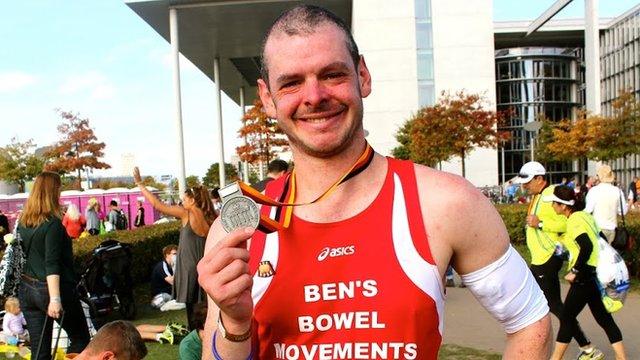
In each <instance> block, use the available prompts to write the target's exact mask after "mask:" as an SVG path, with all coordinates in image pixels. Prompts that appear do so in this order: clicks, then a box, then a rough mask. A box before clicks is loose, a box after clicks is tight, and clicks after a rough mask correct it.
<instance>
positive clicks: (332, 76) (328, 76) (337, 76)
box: [326, 73, 344, 79]
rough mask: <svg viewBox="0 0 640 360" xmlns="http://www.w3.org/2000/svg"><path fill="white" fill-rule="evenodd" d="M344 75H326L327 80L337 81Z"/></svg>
mask: <svg viewBox="0 0 640 360" xmlns="http://www.w3.org/2000/svg"><path fill="white" fill-rule="evenodd" d="M343 76H344V74H343V73H329V74H327V75H326V78H327V79H337V78H341V77H343Z"/></svg>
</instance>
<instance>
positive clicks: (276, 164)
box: [267, 159, 289, 173]
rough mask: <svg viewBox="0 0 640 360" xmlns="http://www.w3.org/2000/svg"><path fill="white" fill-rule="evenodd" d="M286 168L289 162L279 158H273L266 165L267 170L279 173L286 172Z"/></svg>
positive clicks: (287, 168)
mask: <svg viewBox="0 0 640 360" xmlns="http://www.w3.org/2000/svg"><path fill="white" fill-rule="evenodd" d="M287 170H289V164H287V162H286V161H284V160H280V159H275V160H273V161H272V162H270V163H269V166H268V167H267V171H268V172H270V173H281V172H286V171H287Z"/></svg>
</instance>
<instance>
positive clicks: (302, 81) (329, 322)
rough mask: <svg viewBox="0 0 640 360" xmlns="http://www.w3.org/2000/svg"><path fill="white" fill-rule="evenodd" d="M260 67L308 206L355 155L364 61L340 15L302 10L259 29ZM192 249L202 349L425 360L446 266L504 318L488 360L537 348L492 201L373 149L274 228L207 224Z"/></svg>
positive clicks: (534, 293)
mask: <svg viewBox="0 0 640 360" xmlns="http://www.w3.org/2000/svg"><path fill="white" fill-rule="evenodd" d="M263 62H264V64H263V69H262V78H261V79H260V80H258V87H259V95H260V98H261V100H262V103H263V104H264V107H265V111H266V112H267V114H268V115H269V116H270V117H272V118H276V119H278V124H279V126H280V128H281V129H282V130H283V131H284V132H285V133H286V135H287V137H288V138H289V142H290V145H291V150H292V152H293V160H294V163H295V176H296V178H295V182H294V185H293V187H294V190H295V194H296V198H295V202H296V203H306V202H312V201H313V200H314V199H316V198H318V197H319V196H320V195H322V194H324V193H325V192H326V191H327V189H329V188H331V187H332V185H333V184H335V183H336V181H337V179H340V178H341V177H342V176H344V175H345V174H346V173H348V172H349V171H350V169H351V168H352V165H353V164H354V163H356V160H357V159H359V158H360V157H361V155H362V154H363V151H365V149H367V144H366V141H365V137H364V129H363V126H362V120H363V102H362V99H363V98H365V97H367V96H368V95H369V93H370V92H371V76H370V74H369V70H368V69H367V65H366V63H365V60H364V58H363V57H362V56H361V55H360V54H359V53H358V49H357V45H356V43H355V41H354V40H353V38H352V36H351V34H350V33H349V31H348V28H347V26H346V25H345V24H344V23H343V22H342V20H340V19H338V18H337V17H336V16H335V15H333V14H332V13H330V12H328V11H326V10H324V9H321V8H317V7H313V6H307V5H301V6H297V7H295V8H293V9H291V10H288V11H287V12H285V13H284V14H283V15H281V16H280V17H279V18H278V19H277V20H276V22H275V23H274V25H273V26H272V27H271V28H270V29H269V30H268V33H267V36H266V40H265V42H264V44H263ZM284 187H285V179H284V178H282V179H279V180H276V181H273V182H271V183H270V184H269V185H268V186H267V189H266V194H267V195H268V196H270V197H272V198H279V197H280V196H281V194H282V193H283V191H284ZM262 212H263V214H271V215H272V217H273V215H274V213H275V209H270V208H268V207H263V208H262ZM249 242H250V244H249ZM248 244H249V245H248ZM205 251H206V254H205V257H204V258H203V259H202V260H201V262H200V263H199V265H198V273H199V281H200V284H201V285H202V287H203V288H204V289H205V290H206V291H207V293H208V295H209V297H210V304H209V316H208V319H207V325H206V327H205V339H206V340H205V341H204V342H203V343H204V350H203V359H213V358H215V359H225V360H227V359H254V358H255V359H258V358H259V359H378V358H380V359H436V358H437V353H438V349H439V347H440V344H441V341H442V333H443V313H444V293H443V274H444V273H445V271H446V268H447V266H448V265H449V264H452V265H453V267H454V268H455V269H456V271H457V272H458V273H460V274H462V276H463V279H464V280H465V283H467V285H468V286H469V289H470V290H471V291H473V292H474V294H475V295H476V297H477V298H478V299H479V300H480V302H481V303H482V304H483V305H485V307H486V308H487V309H488V310H489V311H490V312H491V313H492V314H493V315H494V316H495V317H496V319H498V321H500V323H502V324H503V325H504V326H505V331H506V332H507V345H506V349H505V353H504V358H506V359H524V358H527V359H544V358H548V351H549V333H550V321H549V317H548V315H547V312H548V307H547V306H546V301H544V297H543V296H542V293H541V292H540V289H539V288H538V287H537V285H536V284H535V281H533V279H532V278H531V275H530V273H529V271H528V269H527V267H526V265H525V264H524V262H523V261H522V259H521V258H520V257H519V256H518V255H517V254H515V255H513V253H515V252H514V251H513V250H512V249H511V248H510V246H509V238H508V234H507V232H506V230H505V227H504V224H503V223H502V220H501V219H500V217H499V215H498V214H497V212H496V210H495V208H494V207H493V205H492V204H491V203H489V202H488V201H487V200H486V198H485V197H484V196H483V195H482V194H481V193H480V192H479V191H477V190H476V189H475V188H474V187H473V186H472V185H471V184H470V183H468V182H467V181H465V180H464V179H462V178H460V177H458V176H455V175H452V174H447V173H443V172H439V171H436V170H433V169H430V168H428V167H424V166H420V165H414V164H413V163H410V162H404V161H398V160H394V159H388V158H385V157H383V156H381V155H379V154H374V155H373V157H372V158H371V160H370V162H369V163H368V166H366V167H365V168H363V169H360V172H359V173H357V174H356V175H354V176H351V177H348V180H347V181H344V182H342V183H341V184H340V185H339V186H337V187H336V188H335V191H333V192H331V193H330V194H329V195H328V196H325V197H323V198H322V199H321V201H318V202H314V203H313V204H311V205H307V206H300V207H295V208H294V211H293V215H292V217H291V220H290V223H289V224H288V227H286V228H285V229H283V230H280V231H277V232H274V233H270V234H268V235H265V234H263V233H260V232H255V233H254V231H253V230H252V229H238V230H235V231H232V232H231V233H227V232H226V231H225V230H224V229H223V227H222V225H221V223H220V221H219V219H218V220H216V222H215V223H214V224H213V226H212V227H211V230H210V233H209V236H208V239H207V244H206V249H205ZM507 268H508V271H507V273H508V274H509V275H508V276H507V275H504V273H505V269H507ZM496 274H499V275H496ZM500 274H502V275H500ZM527 274H528V275H527ZM496 276H503V278H499V277H498V278H496ZM509 284H510V285H509ZM531 284H532V285H531ZM509 286H511V287H509ZM515 289H519V290H515ZM520 293H524V294H526V296H525V297H526V299H524V300H522V299H521V298H519V294H520ZM513 299H516V300H518V301H515V302H514V300H513ZM540 299H542V300H540ZM211 300H212V301H211ZM540 301H543V302H540ZM218 315H219V316H218ZM454 331H455V329H454ZM212 345H213V346H212Z"/></svg>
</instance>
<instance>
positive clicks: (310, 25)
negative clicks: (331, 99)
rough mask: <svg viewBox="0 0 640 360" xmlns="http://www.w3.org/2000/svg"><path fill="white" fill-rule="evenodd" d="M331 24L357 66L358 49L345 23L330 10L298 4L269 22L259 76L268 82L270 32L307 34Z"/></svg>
mask: <svg viewBox="0 0 640 360" xmlns="http://www.w3.org/2000/svg"><path fill="white" fill-rule="evenodd" d="M325 24H333V25H335V26H337V27H338V29H340V30H341V31H342V32H343V33H344V36H345V38H346V39H347V41H346V46H347V50H348V51H349V54H350V55H351V59H352V60H353V65H354V66H355V67H356V68H357V67H358V63H359V62H360V52H359V51H358V45H357V44H356V41H355V40H354V39H353V35H351V31H349V27H348V26H347V24H346V23H345V22H344V21H343V20H342V19H340V18H339V17H338V16H337V15H336V14H334V13H332V12H331V11H329V10H327V9H324V8H321V7H319V6H314V5H298V6H296V7H294V8H291V9H289V10H287V11H285V12H283V13H282V14H280V16H278V18H277V19H276V20H275V21H274V22H273V24H271V26H270V27H269V29H268V30H267V32H266V33H265V36H264V38H263V39H262V49H261V51H260V54H261V55H262V61H261V66H260V77H261V78H262V79H263V80H264V81H265V82H266V83H267V85H268V84H269V71H268V69H267V60H266V57H265V53H264V50H265V47H266V45H267V40H269V37H270V36H271V34H274V33H285V34H287V35H288V36H294V35H309V34H313V33H314V32H315V29H316V28H318V27H319V26H321V25H325Z"/></svg>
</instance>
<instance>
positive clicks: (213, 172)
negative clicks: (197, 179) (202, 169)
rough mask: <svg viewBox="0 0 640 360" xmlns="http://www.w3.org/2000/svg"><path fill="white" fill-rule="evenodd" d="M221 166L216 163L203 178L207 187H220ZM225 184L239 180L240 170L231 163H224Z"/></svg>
mask: <svg viewBox="0 0 640 360" xmlns="http://www.w3.org/2000/svg"><path fill="white" fill-rule="evenodd" d="M219 171H220V164H219V163H214V164H211V166H209V170H207V173H206V174H205V176H204V177H203V178H202V183H203V184H204V185H205V186H207V187H217V186H220V172H219ZM224 174H225V177H226V179H225V184H229V183H231V182H234V181H236V180H238V169H236V167H235V166H233V165H232V164H229V163H224Z"/></svg>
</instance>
